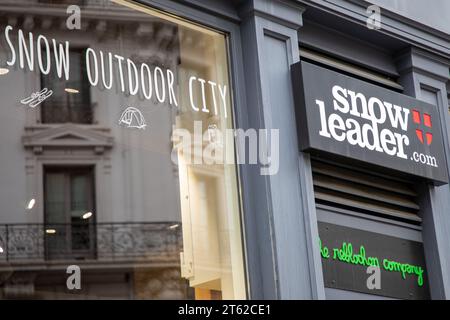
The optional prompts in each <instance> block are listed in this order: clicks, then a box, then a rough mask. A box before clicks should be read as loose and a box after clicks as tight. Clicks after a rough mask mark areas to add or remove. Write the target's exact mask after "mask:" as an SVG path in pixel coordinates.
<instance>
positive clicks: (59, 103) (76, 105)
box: [41, 49, 93, 124]
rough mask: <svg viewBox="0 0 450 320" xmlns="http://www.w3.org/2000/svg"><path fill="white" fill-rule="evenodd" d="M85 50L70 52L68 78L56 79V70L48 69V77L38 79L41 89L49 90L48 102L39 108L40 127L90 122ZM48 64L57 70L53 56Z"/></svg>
mask: <svg viewBox="0 0 450 320" xmlns="http://www.w3.org/2000/svg"><path fill="white" fill-rule="evenodd" d="M85 53H86V50H85V49H71V50H70V51H69V59H68V60H69V61H70V66H69V67H70V78H69V80H66V79H65V78H61V77H59V76H58V69H57V68H53V69H50V73H49V74H48V75H44V74H42V75H41V88H42V89H44V88H47V89H48V90H52V91H53V94H52V96H51V99H46V100H45V101H44V102H43V103H42V107H41V122H42V123H65V122H72V123H85V124H89V123H92V122H93V110H92V104H91V97H90V88H89V82H88V79H87V75H86V67H85V66H86V64H85V55H86V54H85ZM50 56H51V64H53V65H54V66H56V61H55V57H54V55H50Z"/></svg>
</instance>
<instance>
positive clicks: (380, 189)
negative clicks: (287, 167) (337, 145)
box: [311, 158, 422, 223]
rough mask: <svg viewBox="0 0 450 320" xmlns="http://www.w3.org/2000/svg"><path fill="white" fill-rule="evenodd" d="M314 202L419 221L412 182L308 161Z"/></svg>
mask: <svg viewBox="0 0 450 320" xmlns="http://www.w3.org/2000/svg"><path fill="white" fill-rule="evenodd" d="M311 166H312V175H313V183H314V193H315V197H316V201H317V202H318V203H320V202H327V204H328V205H334V206H338V207H343V206H345V207H347V208H353V209H357V210H364V211H365V212H372V213H374V214H378V215H386V216H390V217H391V218H397V219H403V220H405V219H406V220H409V221H412V222H415V223H416V222H419V223H420V222H421V221H422V220H421V218H420V217H419V216H418V214H417V213H418V211H419V210H420V206H419V205H418V204H417V203H416V198H417V193H416V192H415V190H414V187H413V185H412V183H410V182H408V181H402V180H400V179H398V180H397V179H396V178H395V177H392V178H391V177H389V176H383V175H381V174H377V173H373V174H371V173H370V172H367V171H364V169H360V168H358V167H355V168H354V169H352V168H351V167H347V166H344V165H339V164H337V163H336V164H335V163H328V162H326V161H324V160H322V159H320V160H319V159H316V158H314V159H312V161H311Z"/></svg>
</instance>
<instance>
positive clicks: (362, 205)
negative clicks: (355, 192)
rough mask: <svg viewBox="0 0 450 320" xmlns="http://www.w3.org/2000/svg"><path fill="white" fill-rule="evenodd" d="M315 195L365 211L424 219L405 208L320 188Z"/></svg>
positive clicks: (419, 220) (418, 220) (410, 218)
mask: <svg viewBox="0 0 450 320" xmlns="http://www.w3.org/2000/svg"><path fill="white" fill-rule="evenodd" d="M315 197H316V200H322V201H327V202H331V203H337V204H340V205H344V206H348V207H353V208H357V209H361V210H365V211H372V212H377V213H380V214H384V215H389V216H393V217H396V218H401V219H406V220H411V221H415V222H421V221H422V219H421V218H420V217H419V216H418V215H416V214H414V213H410V212H405V211H403V210H397V209H395V208H389V207H384V206H380V205H378V204H377V205H374V204H372V203H369V202H362V201H359V200H354V199H352V198H347V197H342V196H339V195H334V194H330V193H328V192H322V191H320V190H316V191H315Z"/></svg>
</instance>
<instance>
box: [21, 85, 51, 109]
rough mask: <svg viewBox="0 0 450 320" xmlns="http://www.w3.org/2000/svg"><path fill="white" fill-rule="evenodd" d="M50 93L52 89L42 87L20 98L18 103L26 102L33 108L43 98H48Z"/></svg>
mask: <svg viewBox="0 0 450 320" xmlns="http://www.w3.org/2000/svg"><path fill="white" fill-rule="evenodd" d="M52 94H53V91H52V90H48V89H47V88H44V89H42V90H41V91H37V92H34V93H32V94H31V96H29V97H28V98H24V99H22V100H20V103H22V104H27V105H28V106H29V107H30V108H35V107H37V106H38V105H40V104H41V103H42V102H43V101H44V100H45V99H47V98H49V97H50V96H51V95H52Z"/></svg>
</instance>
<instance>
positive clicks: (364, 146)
mask: <svg viewBox="0 0 450 320" xmlns="http://www.w3.org/2000/svg"><path fill="white" fill-rule="evenodd" d="M291 75H292V84H293V87H294V90H293V93H294V100H295V105H296V120H297V128H298V141H299V147H300V150H301V151H304V152H309V153H313V154H319V155H320V156H323V157H330V156H331V158H332V159H334V158H335V157H334V156H337V157H338V158H342V159H341V160H343V161H350V163H352V161H357V162H362V163H359V164H360V165H361V164H363V163H366V164H370V165H375V166H377V167H380V168H381V167H382V168H386V169H390V170H394V171H397V172H401V173H405V174H408V175H412V176H415V177H420V178H424V179H427V180H429V181H431V182H433V183H434V184H436V185H442V184H447V183H448V181H449V180H448V170H447V161H446V158H445V154H444V143H443V135H442V131H441V127H440V126H439V125H438V124H439V112H438V107H437V106H435V105H432V104H429V103H426V102H424V101H421V100H418V99H415V98H413V97H410V96H406V95H404V94H401V93H398V92H395V91H392V90H388V89H386V88H383V87H381V86H378V85H374V84H372V83H368V82H366V81H363V80H360V79H356V78H354V77H350V76H347V75H344V74H342V73H339V72H336V71H333V70H329V69H326V68H324V67H321V66H317V65H315V64H312V63H309V62H306V61H300V62H298V63H295V64H293V65H292V66H291ZM345 159H347V160H345Z"/></svg>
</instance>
